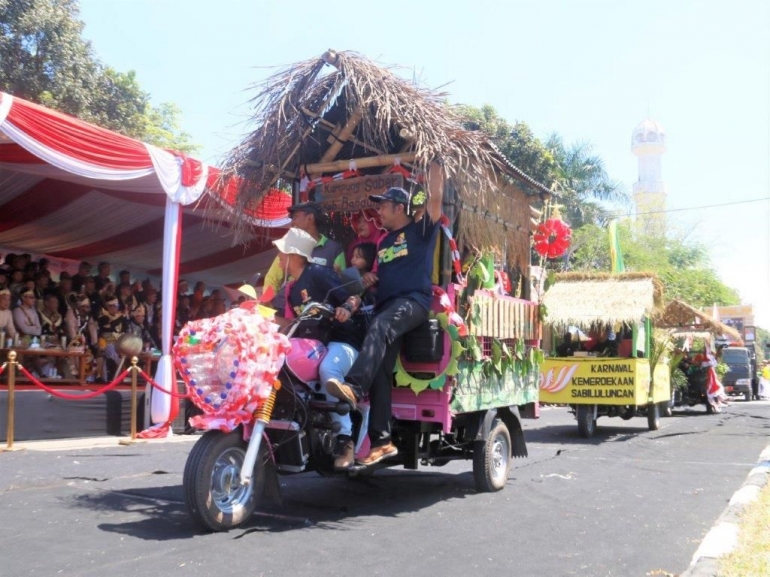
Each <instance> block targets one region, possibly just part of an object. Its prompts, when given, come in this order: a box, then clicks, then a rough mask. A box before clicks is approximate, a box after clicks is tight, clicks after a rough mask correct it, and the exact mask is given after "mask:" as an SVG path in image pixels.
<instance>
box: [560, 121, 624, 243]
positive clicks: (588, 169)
mask: <svg viewBox="0 0 770 577" xmlns="http://www.w3.org/2000/svg"><path fill="white" fill-rule="evenodd" d="M545 147H546V148H547V149H548V151H549V152H550V153H551V155H552V156H553V159H554V163H555V168H554V171H553V180H552V182H550V183H549V185H550V187H551V189H552V190H553V191H554V193H555V194H556V195H557V197H558V198H557V202H558V203H559V204H560V205H561V206H562V207H563V211H562V213H563V214H562V216H563V217H564V219H565V220H566V221H567V222H568V223H569V224H570V225H571V226H572V227H573V229H576V228H580V227H581V226H583V225H584V224H606V223H607V222H609V220H611V218H610V212H609V211H608V210H607V208H606V207H605V205H602V202H612V203H620V204H626V203H628V201H629V197H628V193H627V192H626V191H625V190H624V188H623V186H622V184H621V183H620V182H619V181H617V180H613V179H611V178H610V177H609V175H608V174H607V171H606V169H605V167H604V161H603V160H602V159H601V158H600V157H599V156H597V155H595V154H594V153H593V147H592V146H591V145H590V144H588V143H585V142H579V143H574V144H571V145H569V146H568V145H566V144H565V143H564V141H563V140H562V137H561V136H559V135H558V134H555V133H554V134H552V135H551V136H550V137H549V138H548V140H547V141H546V143H545Z"/></svg>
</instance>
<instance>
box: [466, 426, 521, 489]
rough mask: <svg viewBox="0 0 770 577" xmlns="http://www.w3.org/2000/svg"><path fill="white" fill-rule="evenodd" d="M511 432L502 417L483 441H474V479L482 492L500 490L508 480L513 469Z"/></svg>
mask: <svg viewBox="0 0 770 577" xmlns="http://www.w3.org/2000/svg"><path fill="white" fill-rule="evenodd" d="M511 447H512V444H511V433H510V432H509V431H508V427H506V426H505V423H503V422H502V421H501V420H500V419H495V421H494V422H493V423H492V430H491V431H489V434H488V435H487V438H486V439H485V440H483V441H474V443H473V480H474V481H475V482H476V490H478V491H479V492H482V493H489V492H493V491H499V490H500V489H502V488H503V487H505V483H506V481H508V473H509V472H510V470H511V465H512V461H511Z"/></svg>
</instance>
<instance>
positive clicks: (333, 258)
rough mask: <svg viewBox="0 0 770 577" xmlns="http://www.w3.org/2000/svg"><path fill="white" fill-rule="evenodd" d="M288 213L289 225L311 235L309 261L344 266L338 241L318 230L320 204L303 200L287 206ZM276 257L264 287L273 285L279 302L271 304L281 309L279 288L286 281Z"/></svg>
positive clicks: (343, 257)
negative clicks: (311, 251)
mask: <svg viewBox="0 0 770 577" xmlns="http://www.w3.org/2000/svg"><path fill="white" fill-rule="evenodd" d="M289 215H291V227H292V228H298V229H300V230H304V231H305V232H306V233H308V234H309V235H310V236H312V237H313V238H314V239H315V241H316V243H317V244H316V245H315V248H314V249H313V254H312V259H311V261H310V262H312V263H314V264H318V265H321V266H327V267H329V268H332V267H334V268H336V269H337V270H338V271H341V270H343V269H344V268H345V251H343V250H342V247H341V246H340V245H339V243H337V242H335V241H333V240H331V239H330V238H327V237H326V236H325V235H323V234H321V232H320V231H319V230H318V224H319V223H320V222H322V221H323V218H324V213H323V209H322V208H321V205H320V204H318V203H317V202H303V203H301V204H295V205H294V206H290V207H289ZM278 260H279V259H278V257H277V256H276V257H275V260H274V261H273V264H271V265H270V269H269V270H268V271H267V274H266V275H265V289H267V287H273V290H274V291H275V292H276V293H277V295H278V296H277V300H278V301H280V302H274V303H273V306H274V307H275V308H277V309H278V310H279V311H281V310H283V303H284V299H283V296H282V295H281V294H280V288H281V287H282V286H283V284H284V283H285V282H286V280H287V279H286V278H284V277H285V276H286V271H284V270H282V269H281V265H280V263H279V262H278Z"/></svg>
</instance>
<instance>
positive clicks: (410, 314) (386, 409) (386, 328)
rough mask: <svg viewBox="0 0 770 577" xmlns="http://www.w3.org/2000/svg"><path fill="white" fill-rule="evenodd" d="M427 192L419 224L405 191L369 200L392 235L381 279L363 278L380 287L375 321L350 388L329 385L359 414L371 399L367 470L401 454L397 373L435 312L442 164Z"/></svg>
mask: <svg viewBox="0 0 770 577" xmlns="http://www.w3.org/2000/svg"><path fill="white" fill-rule="evenodd" d="M427 192H428V202H427V210H426V212H427V214H426V216H425V217H424V218H423V219H421V220H420V221H419V222H417V223H416V222H415V221H414V219H413V218H412V215H411V211H410V194H409V193H408V192H407V191H406V190H404V189H403V188H396V187H394V188H390V189H388V190H387V191H386V192H385V194H383V195H373V196H370V197H369V199H370V200H372V201H373V202H375V203H377V212H378V214H379V216H380V219H381V221H382V226H383V227H384V228H385V230H387V231H388V233H387V234H386V235H385V237H383V238H382V240H380V243H379V247H378V253H377V263H378V267H377V272H376V274H375V273H367V274H366V275H364V277H363V278H364V284H368V285H371V284H373V283H376V284H377V295H376V304H375V317H374V320H373V321H372V323H371V325H370V327H369V330H368V332H367V334H366V338H365V340H364V343H363V346H362V348H361V352H360V354H359V355H358V358H357V359H356V361H355V363H353V366H352V368H351V369H350V371H349V372H348V375H347V377H346V379H345V382H343V381H341V380H339V379H330V380H329V381H328V382H327V383H326V389H327V391H328V392H329V393H330V394H331V395H333V396H335V397H336V398H338V399H340V400H343V401H347V402H349V403H350V404H351V406H352V407H353V408H354V409H355V408H356V406H357V403H358V401H359V400H361V399H362V398H363V396H364V395H365V394H368V395H369V400H370V402H371V412H370V418H369V440H370V443H371V447H372V450H371V452H370V453H369V455H368V456H367V457H364V458H363V459H361V461H360V463H361V464H362V465H373V464H375V463H378V462H380V461H382V460H383V459H386V458H388V457H393V456H395V455H397V454H398V449H397V448H396V446H395V445H394V444H393V442H392V440H391V435H390V422H391V388H392V386H393V382H392V381H393V369H394V367H395V364H396V359H397V357H398V354H399V352H400V349H401V341H402V338H403V336H404V335H405V334H406V333H408V332H409V331H411V330H412V329H415V328H417V327H418V326H419V325H420V324H422V323H423V322H425V320H427V318H428V311H429V310H430V304H431V299H432V284H431V274H432V272H433V251H434V248H435V245H436V237H437V236H438V230H439V221H440V220H441V204H442V201H443V192H444V171H443V167H442V166H441V164H440V163H438V162H433V163H431V166H430V169H429V172H428V191H427Z"/></svg>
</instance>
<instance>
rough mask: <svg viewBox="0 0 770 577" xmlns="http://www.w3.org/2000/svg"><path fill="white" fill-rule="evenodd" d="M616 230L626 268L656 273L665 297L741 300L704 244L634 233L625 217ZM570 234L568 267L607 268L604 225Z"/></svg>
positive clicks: (708, 302) (702, 303) (704, 302)
mask: <svg viewBox="0 0 770 577" xmlns="http://www.w3.org/2000/svg"><path fill="white" fill-rule="evenodd" d="M618 233H619V235H620V244H621V247H622V250H623V259H624V261H625V265H626V269H627V270H629V271H649V272H654V273H656V274H657V275H658V277H659V278H660V280H661V282H662V283H663V286H664V287H665V298H666V300H671V299H675V298H677V299H681V300H683V301H685V302H686V303H688V304H690V305H693V306H696V307H710V306H712V305H713V304H714V303H717V304H719V305H732V304H739V303H740V296H739V295H738V292H737V291H736V290H735V289H733V288H731V287H729V286H727V285H726V284H725V283H724V282H722V281H721V280H720V278H719V276H718V275H717V274H716V272H715V271H714V270H713V268H712V266H711V263H710V261H709V257H708V251H707V250H706V248H705V247H704V246H703V245H701V244H698V243H692V242H686V241H684V240H683V239H680V238H660V237H654V236H650V235H646V234H640V233H637V234H634V230H633V228H632V226H631V224H630V222H628V221H626V222H622V223H619V226H618ZM572 238H573V242H572V247H571V251H570V256H569V260H568V266H569V268H570V270H585V271H589V270H598V271H605V272H608V271H609V270H610V254H609V253H610V251H609V239H608V234H607V229H606V228H603V227H601V226H598V225H593V224H590V225H585V226H583V227H581V228H579V229H577V230H576V231H575V232H574V234H573V237H572Z"/></svg>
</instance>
